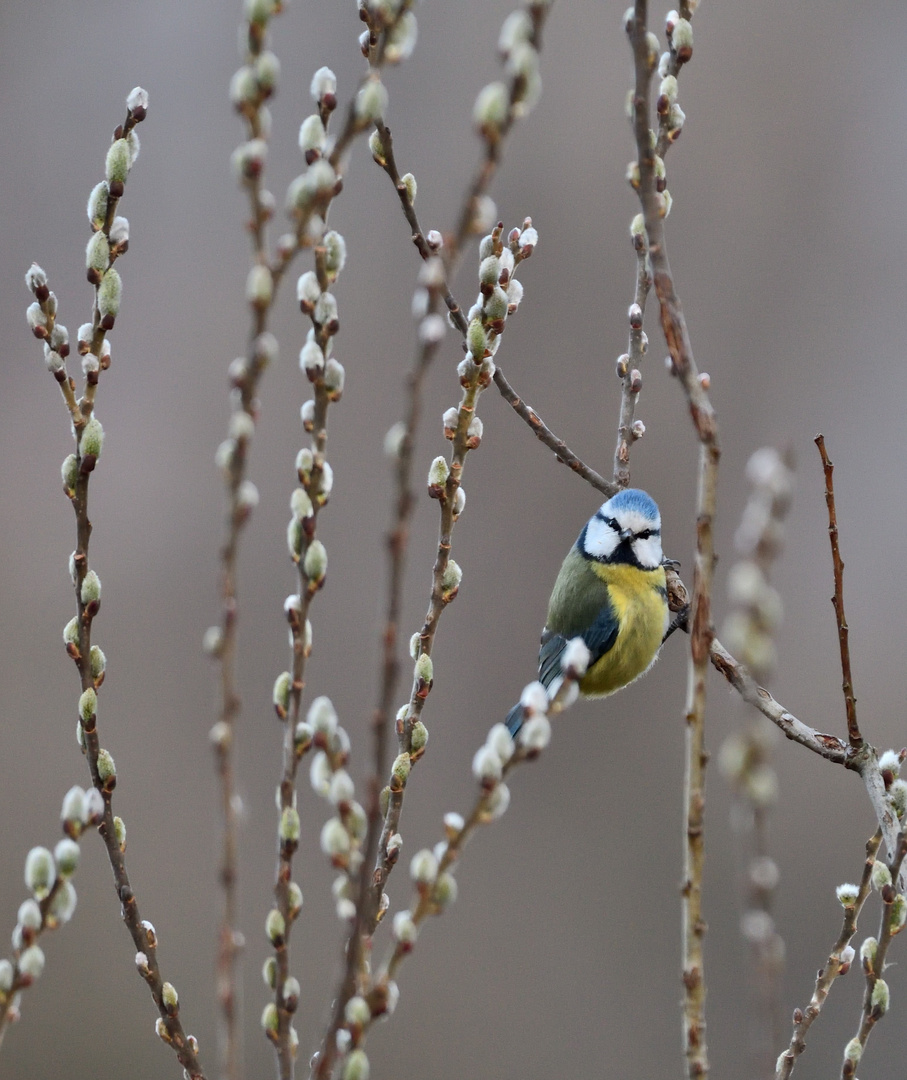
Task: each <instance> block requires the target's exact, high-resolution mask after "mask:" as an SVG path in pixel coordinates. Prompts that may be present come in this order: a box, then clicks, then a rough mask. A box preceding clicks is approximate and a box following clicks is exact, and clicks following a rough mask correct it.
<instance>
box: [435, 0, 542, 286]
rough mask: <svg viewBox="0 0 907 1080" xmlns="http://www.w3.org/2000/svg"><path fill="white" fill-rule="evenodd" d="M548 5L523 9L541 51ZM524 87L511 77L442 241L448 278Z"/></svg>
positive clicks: (531, 41) (530, 4)
mask: <svg viewBox="0 0 907 1080" xmlns="http://www.w3.org/2000/svg"><path fill="white" fill-rule="evenodd" d="M549 8H550V4H549V3H548V2H547V0H544V2H541V3H535V2H533V0H529V2H528V3H527V4H526V11H527V12H528V13H529V17H530V18H531V20H532V30H531V32H530V34H529V38H528V40H529V44H530V45H532V46H533V48H535V49H536V51H537V52H541V51H542V30H543V28H544V26H545V20H546V18H547V17H548V11H549ZM525 90H526V77H525V76H524V75H516V76H514V78H513V79H511V81H510V86H509V91H510V97H509V108H508V109H507V118H506V120H505V121H504V123H503V124H502V125H501V126H500V128H499V129H498V136H497V138H487V139H485V154H484V157H483V159H482V161H481V162H480V163H479V167H478V169H477V170H476V172H475V175H474V176H473V179H472V183H471V184H470V186H469V189H468V193H467V196H466V198H465V199H464V200H463V206H462V209H461V211H460V218H459V221H458V222H457V227H456V229H455V230H454V232H453V234H452V235H451V236H449V237H448V238H447V241H446V244H445V250H446V259H445V261H446V262H447V268H448V277H452V276H453V274H452V267H453V265H454V263H455V262H456V260H457V258H458V256H459V254H460V249H461V248H462V246H463V244H464V243H465V241H466V239H467V237H468V236H469V235H470V234H471V233H472V232H473V231H474V226H473V222H474V221H475V217H476V209H477V207H478V204H479V200H480V199H481V198H482V196H483V195H484V194H485V193H486V192H487V191H488V189H489V187H490V186H491V182H492V180H493V179H494V177H495V174H496V173H497V170H498V166H499V165H500V163H501V151H502V149H503V145H504V142H505V140H506V139H507V136H508V135H509V134H510V130H511V128H512V127H513V125H514V124H515V123H516V121H517V120H518V119H519V118H520V116H521V115H522V106H521V102H522V99H523V95H524V93H525Z"/></svg>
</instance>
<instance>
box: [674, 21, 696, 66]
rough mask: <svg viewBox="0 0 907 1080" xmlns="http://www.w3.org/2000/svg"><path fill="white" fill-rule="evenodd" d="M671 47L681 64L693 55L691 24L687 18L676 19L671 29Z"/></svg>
mask: <svg viewBox="0 0 907 1080" xmlns="http://www.w3.org/2000/svg"><path fill="white" fill-rule="evenodd" d="M671 48H672V49H673V50H674V52H675V53H676V55H677V59H678V60H679V61H680V63H681V64H685V63H687V61H688V60H690V59H691V58H692V56H693V26H692V24H691V23H690V21H689V20H688V19H677V21H676V22H675V23H674V29H673V30H672V31H671Z"/></svg>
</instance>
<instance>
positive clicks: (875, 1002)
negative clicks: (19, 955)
mask: <svg viewBox="0 0 907 1080" xmlns="http://www.w3.org/2000/svg"><path fill="white" fill-rule="evenodd" d="M20 963H21V962H20ZM889 1000H890V994H889V991H888V983H887V982H885V980H884V979H876V984H875V986H874V987H873V988H872V997H871V999H870V1002H871V1005H872V1011H873V1012H874V1013H875V1014H876V1015H877V1016H884V1015H885V1013H887V1012H888V1005H889Z"/></svg>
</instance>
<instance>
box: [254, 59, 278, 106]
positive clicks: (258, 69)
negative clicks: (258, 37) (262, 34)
mask: <svg viewBox="0 0 907 1080" xmlns="http://www.w3.org/2000/svg"><path fill="white" fill-rule="evenodd" d="M254 70H255V80H256V82H257V83H258V86H259V89H260V90H261V91H262V94H263V96H264V97H270V96H271V94H273V93H274V88H275V86H276V85H277V80H278V79H279V78H280V61H279V60H278V59H277V57H276V56H275V55H274V53H272V52H271V51H270V49H265V50H264V51H263V52H260V53H259V54H258V56H257V57H256V58H255V69H254Z"/></svg>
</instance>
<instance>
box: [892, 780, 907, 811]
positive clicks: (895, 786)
mask: <svg viewBox="0 0 907 1080" xmlns="http://www.w3.org/2000/svg"><path fill="white" fill-rule="evenodd" d="M888 798H889V799H890V800H891V806H892V808H893V810H894V812H895V813H896V814H897V816H898V817H899V818H902V817H904V815H905V813H907V781H904V780H900V779H899V780H895V781H894V782H893V783H892V784H891V786H890V787H889V789H888Z"/></svg>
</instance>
